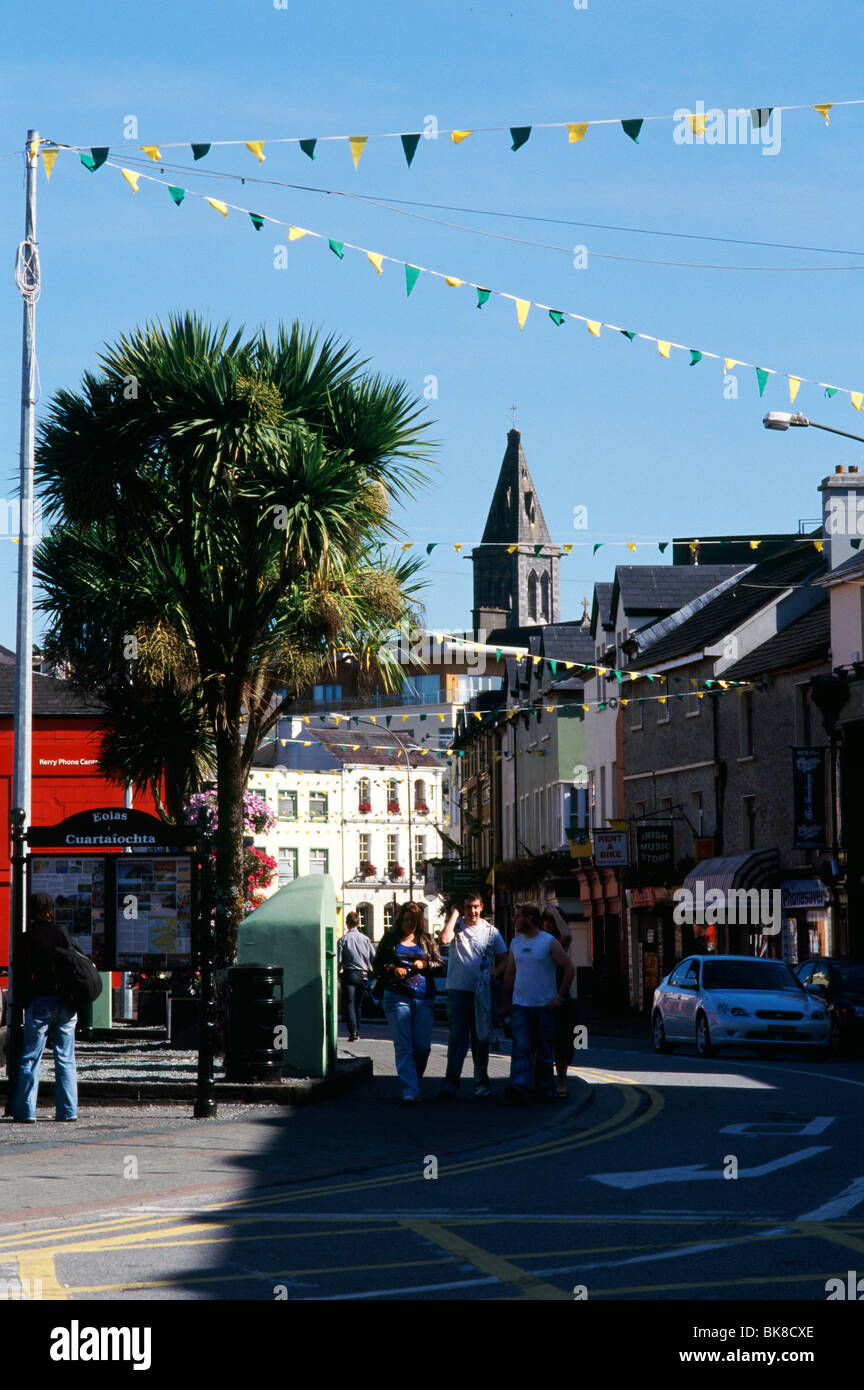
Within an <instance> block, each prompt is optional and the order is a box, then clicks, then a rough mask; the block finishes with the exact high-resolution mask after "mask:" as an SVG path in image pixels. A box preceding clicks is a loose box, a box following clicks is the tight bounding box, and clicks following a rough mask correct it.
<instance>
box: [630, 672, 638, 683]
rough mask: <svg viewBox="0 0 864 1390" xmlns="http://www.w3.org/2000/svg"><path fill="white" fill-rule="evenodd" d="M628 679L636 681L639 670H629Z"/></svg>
mask: <svg viewBox="0 0 864 1390" xmlns="http://www.w3.org/2000/svg"><path fill="white" fill-rule="evenodd" d="M630 679H631V681H638V679H639V672H638V671H631V672H630Z"/></svg>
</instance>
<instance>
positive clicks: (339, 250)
mask: <svg viewBox="0 0 864 1390" xmlns="http://www.w3.org/2000/svg"><path fill="white" fill-rule="evenodd" d="M327 244H328V246H329V247H330V250H331V251H332V252H333V255H334V256H338V257H339V259H340V261H341V260H342V257H343V256H344V255H345V243H344V241H329V242H328V243H327Z"/></svg>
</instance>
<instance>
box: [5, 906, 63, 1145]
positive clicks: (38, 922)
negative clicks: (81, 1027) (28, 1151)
mask: <svg viewBox="0 0 864 1390" xmlns="http://www.w3.org/2000/svg"><path fill="white" fill-rule="evenodd" d="M71 945H72V941H71V938H70V936H69V933H68V932H67V930H66V928H65V927H62V926H58V925H57V924H56V923H55V921H54V904H53V902H52V899H51V896H50V894H49V893H34V894H33V895H32V896H31V898H30V912H29V925H28V928H27V931H26V933H25V935H24V938H23V941H22V944H21V948H20V951H19V954H18V955H17V956H16V957H15V959H14V960H13V962H12V971H13V990H14V998H15V1001H16V1003H20V1004H23V1005H24V1006H25V1012H24V1040H23V1045H22V1050H21V1058H20V1060H19V1063H18V1072H17V1076H16V1080H15V1090H14V1093H13V1097H12V1118H13V1120H17V1121H18V1122H19V1123H20V1124H34V1123H35V1121H36V1096H37V1093H38V1090H39V1069H40V1065H41V1062H42V1053H43V1052H44V1050H45V1043H46V1041H48V1040H49V1039H50V1041H51V1045H52V1048H53V1051H54V1110H55V1119H57V1120H77V1118H78V1076H77V1073H76V1070H75V1023H76V1021H77V1014H76V1011H75V1006H74V1005H73V1004H71V1003H70V1002H69V1000H68V999H65V998H64V997H63V995H62V993H61V991H60V988H59V986H58V983H57V977H56V973H55V969H54V952H55V951H56V949H57V947H58V946H71Z"/></svg>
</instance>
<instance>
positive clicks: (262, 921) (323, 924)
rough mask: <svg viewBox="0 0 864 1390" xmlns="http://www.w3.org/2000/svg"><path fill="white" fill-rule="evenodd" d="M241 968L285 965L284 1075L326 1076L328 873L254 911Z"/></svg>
mask: <svg viewBox="0 0 864 1390" xmlns="http://www.w3.org/2000/svg"><path fill="white" fill-rule="evenodd" d="M237 964H238V965H281V967H282V971H283V1001H284V1002H283V1022H284V1025H285V1031H286V1035H287V1037H286V1045H285V1051H284V1053H283V1056H282V1071H283V1074H286V1073H287V1074H290V1075H297V1074H300V1075H302V1076H326V1075H327V1073H328V1072H330V1071H332V1069H333V1067H334V1065H335V1061H336V892H335V889H334V886H333V880H332V878H331V877H330V875H329V874H311V875H307V876H306V877H305V878H298V879H295V880H294V882H293V883H287V884H286V885H285V887H284V888H279V889H277V891H276V892H275V893H274V894H273V895H272V897H269V898H268V899H267V901H266V902H264V903H262V904H261V906H260V907H257V908H256V909H255V911H254V912H250V914H249V916H248V917H246V918H245V919H244V920H243V921H242V922H241V923H240V927H239V930H238V937H237Z"/></svg>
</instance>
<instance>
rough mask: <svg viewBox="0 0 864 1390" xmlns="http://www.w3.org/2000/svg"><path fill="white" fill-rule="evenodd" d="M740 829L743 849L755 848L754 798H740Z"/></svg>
mask: <svg viewBox="0 0 864 1390" xmlns="http://www.w3.org/2000/svg"><path fill="white" fill-rule="evenodd" d="M741 830H742V839H743V842H744V848H745V849H755V848H756V798H755V796H744V797H742V798H741Z"/></svg>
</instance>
